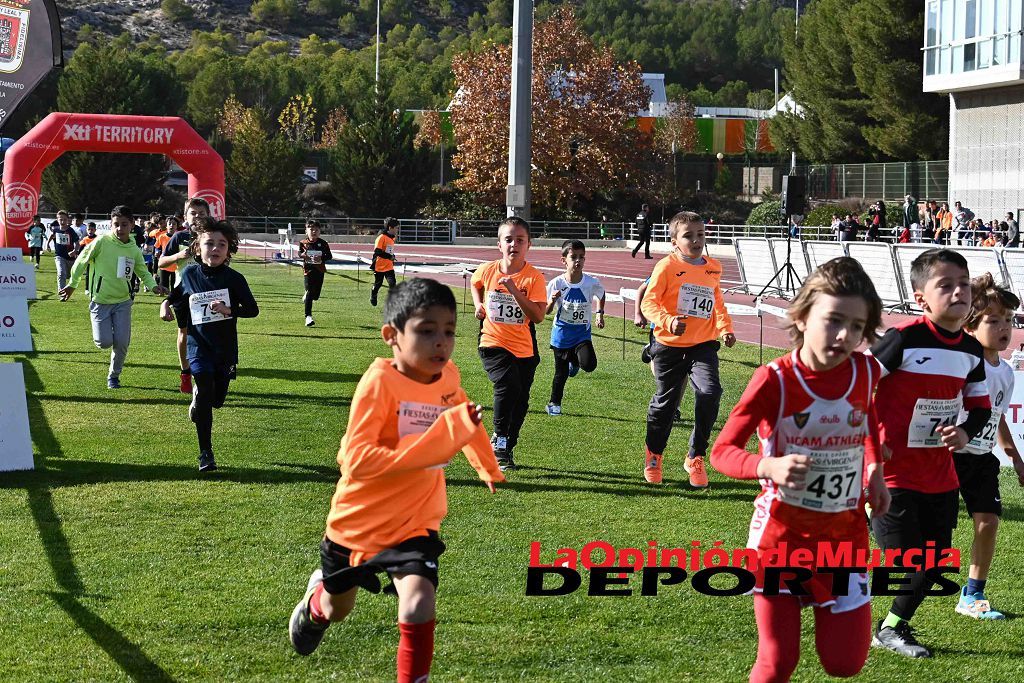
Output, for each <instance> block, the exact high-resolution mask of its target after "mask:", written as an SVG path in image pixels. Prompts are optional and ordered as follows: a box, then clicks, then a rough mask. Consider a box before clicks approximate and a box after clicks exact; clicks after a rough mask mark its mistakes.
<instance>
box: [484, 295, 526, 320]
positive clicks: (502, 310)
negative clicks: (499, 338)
mask: <svg viewBox="0 0 1024 683" xmlns="http://www.w3.org/2000/svg"><path fill="white" fill-rule="evenodd" d="M487 317H488V318H490V319H491V322H493V323H498V324H499V325H523V324H525V323H526V317H525V316H524V315H523V309H522V308H521V307H520V306H519V304H518V303H517V302H516V300H515V297H513V296H512V295H511V294H507V293H505V292H489V293H488V295H487Z"/></svg>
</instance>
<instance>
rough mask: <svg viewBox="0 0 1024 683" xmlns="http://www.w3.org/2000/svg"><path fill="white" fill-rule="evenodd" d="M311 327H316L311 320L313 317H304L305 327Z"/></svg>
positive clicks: (314, 322)
mask: <svg viewBox="0 0 1024 683" xmlns="http://www.w3.org/2000/svg"><path fill="white" fill-rule="evenodd" d="M313 325H316V321H315V320H313V316H311V315H307V316H306V327H313Z"/></svg>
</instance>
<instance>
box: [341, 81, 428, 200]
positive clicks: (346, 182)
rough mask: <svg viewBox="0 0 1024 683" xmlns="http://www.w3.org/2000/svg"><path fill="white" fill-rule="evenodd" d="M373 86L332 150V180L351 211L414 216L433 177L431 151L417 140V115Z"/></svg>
mask: <svg viewBox="0 0 1024 683" xmlns="http://www.w3.org/2000/svg"><path fill="white" fill-rule="evenodd" d="M384 91H385V88H384V86H383V84H382V85H381V88H380V93H381V94H379V95H375V94H373V93H372V91H371V92H370V93H369V94H368V95H367V96H366V97H365V98H364V99H363V100H362V101H360V102H358V103H357V104H356V106H355V108H354V109H355V110H354V112H353V115H352V119H351V121H349V123H348V124H347V125H345V127H344V128H342V129H341V132H340V133H339V135H338V142H337V144H336V145H335V147H334V149H333V150H331V153H330V171H331V175H330V181H331V184H332V185H333V186H334V193H335V195H336V196H337V198H338V204H339V205H340V206H341V208H342V209H343V210H344V211H345V212H346V213H348V214H349V215H350V216H384V215H392V216H412V215H414V214H415V213H416V212H417V211H418V210H419V208H420V206H421V205H422V203H423V201H424V200H425V198H426V195H427V192H428V191H429V189H430V181H431V179H432V178H433V164H432V163H431V152H430V150H429V149H428V148H425V147H417V146H416V144H415V141H416V133H417V130H418V127H417V126H416V124H415V123H414V122H413V119H412V115H411V114H406V112H404V111H401V110H398V111H396V110H393V109H392V108H391V107H390V106H389V104H388V103H387V101H386V97H385V95H384V94H383V93H384Z"/></svg>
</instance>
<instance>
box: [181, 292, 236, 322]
mask: <svg viewBox="0 0 1024 683" xmlns="http://www.w3.org/2000/svg"><path fill="white" fill-rule="evenodd" d="M214 301H223V302H224V305H225V306H227V307H229V308H230V307H231V295H230V293H229V292H228V290H226V289H214V290H210V291H209V292H199V293H198V294H193V295H192V296H190V297H189V298H188V310H189V313H190V314H191V316H192V324H193V325H205V324H206V323H212V322H217V321H219V320H227V319H228V317H227V316H226V315H223V314H221V313H217V312H215V311H214V310H213V309H212V308H210V305H211V304H212V303H213V302H214Z"/></svg>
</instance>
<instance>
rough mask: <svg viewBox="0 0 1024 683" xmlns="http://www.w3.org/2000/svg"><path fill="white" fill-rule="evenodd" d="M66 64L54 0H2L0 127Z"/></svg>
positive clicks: (0, 15) (0, 4)
mask: <svg viewBox="0 0 1024 683" xmlns="http://www.w3.org/2000/svg"><path fill="white" fill-rule="evenodd" d="M63 64H64V58H63V56H62V46H61V36H60V18H59V17H58V16H57V5H56V3H55V1H54V0H0V127H2V126H3V124H4V122H5V121H6V120H7V119H8V118H9V117H10V115H11V114H13V113H14V111H15V110H16V109H17V108H18V106H19V105H20V104H21V103H22V101H24V100H25V98H27V97H28V96H29V95H31V94H32V91H33V90H35V88H36V86H37V85H39V82H40V81H41V80H43V78H44V77H45V76H46V74H48V73H49V72H50V69H52V68H53V67H55V66H63Z"/></svg>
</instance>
